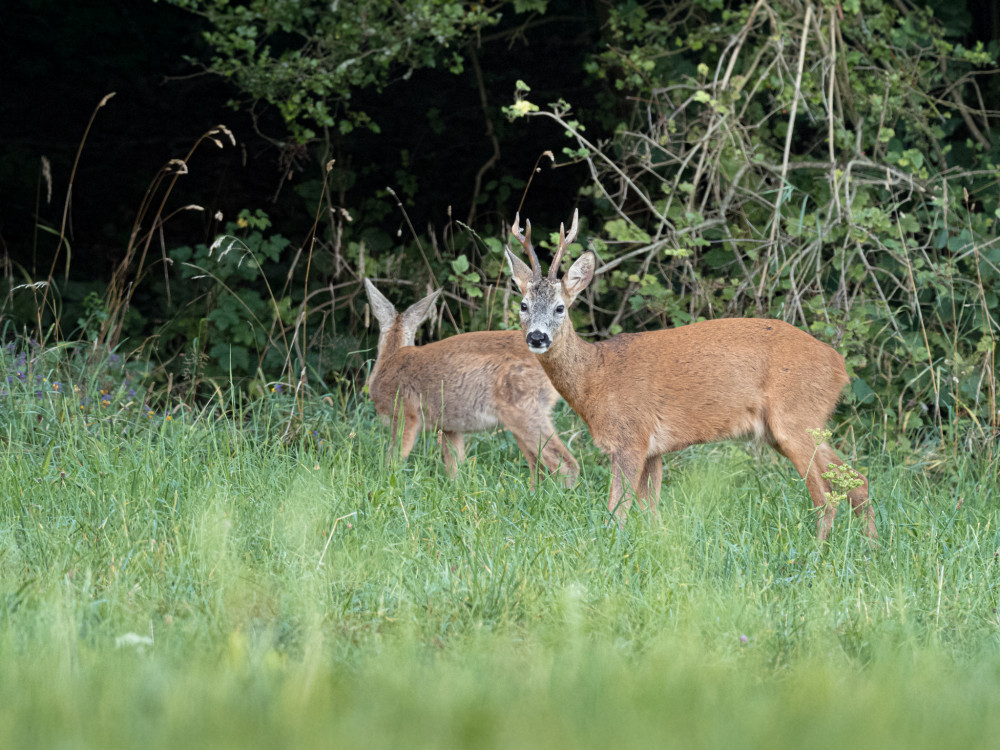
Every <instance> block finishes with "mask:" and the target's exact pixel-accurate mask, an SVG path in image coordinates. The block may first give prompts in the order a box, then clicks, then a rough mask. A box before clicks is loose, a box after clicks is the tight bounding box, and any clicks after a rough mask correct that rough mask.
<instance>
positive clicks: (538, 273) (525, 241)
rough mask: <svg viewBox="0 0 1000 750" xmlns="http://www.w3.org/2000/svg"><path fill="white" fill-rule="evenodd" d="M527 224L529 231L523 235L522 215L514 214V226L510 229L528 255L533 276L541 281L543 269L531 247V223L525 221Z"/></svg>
mask: <svg viewBox="0 0 1000 750" xmlns="http://www.w3.org/2000/svg"><path fill="white" fill-rule="evenodd" d="M525 224H526V225H527V229H526V230H525V232H524V234H521V213H520V212H518V213H516V214H514V225H513V226H512V227H511V228H510V233H511V234H513V235H514V236H515V237H517V241H518V242H520V243H521V247H523V248H524V252H526V253H527V254H528V259H529V260H530V261H531V273H532V275H533V276H534V277H535V278H536V279H540V278H542V267H541V266H540V265H539V264H538V256H536V255H535V250H534V248H532V247H531V222H530V221H528V220H527V219H525Z"/></svg>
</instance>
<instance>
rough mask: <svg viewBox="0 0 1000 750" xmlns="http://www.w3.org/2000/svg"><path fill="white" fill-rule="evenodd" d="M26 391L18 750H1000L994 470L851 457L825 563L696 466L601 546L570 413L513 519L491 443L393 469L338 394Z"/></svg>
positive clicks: (802, 534) (743, 484)
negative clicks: (857, 475)
mask: <svg viewBox="0 0 1000 750" xmlns="http://www.w3.org/2000/svg"><path fill="white" fill-rule="evenodd" d="M46 355H47V356H50V357H52V372H60V371H63V370H62V369H61V368H63V367H64V365H65V364H66V363H67V357H66V356H64V355H65V353H59V352H47V353H46ZM4 356H5V359H4V364H5V367H7V368H8V371H9V367H10V365H11V364H15V363H16V361H17V357H18V356H19V355H18V354H17V353H16V352H11V353H8V354H5V355H4ZM109 366H110V365H109V364H108V363H107V362H105V363H99V364H98V365H96V368H97V369H96V372H98V373H100V372H104V373H107V372H108V371H109ZM91 367H94V365H91ZM69 369H72V368H69ZM112 369H113V368H112ZM86 372H89V370H83V369H81V370H80V371H79V372H78V377H79V380H80V382H81V383H84V382H87V378H86V377H84V375H85V373H86ZM99 379H100V378H97V380H99ZM29 381H30V378H25V380H23V381H22V380H21V379H19V378H17V377H16V375H15V376H14V377H13V378H12V379H11V381H10V382H9V383H8V389H7V392H6V393H5V394H4V396H3V402H2V411H0V413H2V434H0V462H2V466H0V494H2V497H3V498H4V502H3V504H2V505H0V700H2V702H3V704H4V706H5V710H4V711H3V712H2V714H0V743H2V744H4V745H5V746H8V747H29V746H31V747H54V746H59V747H93V746H101V747H108V748H114V747H134V746H136V745H137V744H140V743H141V744H143V745H144V746H148V747H175V746H177V745H178V744H191V743H197V744H198V745H201V746H212V747H258V746H259V747H273V746H276V745H277V746H327V745H329V744H330V743H331V742H336V741H338V740H339V741H340V742H342V743H344V744H347V743H355V744H358V743H360V744H363V745H364V746H366V747H400V746H407V747H448V746H456V747H459V746H461V747H469V746H490V747H523V746H527V745H532V746H538V745H545V746H552V747H591V746H593V747H597V746H604V745H607V744H608V743H609V742H616V743H619V744H620V743H626V744H629V745H642V744H648V743H651V742H653V741H656V742H657V744H658V745H662V744H663V743H664V742H667V744H673V745H676V746H679V747H690V746H718V745H721V744H723V743H726V744H733V743H737V744H740V745H742V746H755V747H783V746H788V747H792V746H795V747H799V746H804V745H808V746H812V747H843V746H845V745H848V744H856V743H859V742H863V743H865V744H873V743H877V744H878V745H879V746H884V747H904V746H905V747H915V746H926V747H930V746H940V745H943V744H952V743H959V742H960V743H961V744H962V746H964V747H980V746H981V747H986V746H988V743H990V742H992V738H993V737H995V736H996V732H997V730H998V729H1000V726H998V724H1000V719H997V717H998V716H1000V711H997V708H998V706H997V703H998V702H1000V701H998V699H997V695H998V693H997V691H996V684H997V679H998V678H1000V650H998V646H1000V643H998V635H1000V617H998V614H997V607H998V601H997V599H998V595H1000V591H998V587H997V580H998V578H997V571H998V565H1000V560H998V555H1000V533H998V531H997V524H998V518H997V512H998V511H997V506H996V503H995V499H994V498H995V497H996V495H997V491H998V489H1000V488H998V487H997V484H998V480H997V472H996V467H995V466H990V465H988V464H987V463H986V461H984V460H983V459H982V458H978V457H976V456H973V455H958V456H956V457H954V458H953V459H952V460H951V461H949V462H947V463H944V464H936V465H934V466H932V467H928V466H927V465H926V464H922V463H920V462H918V461H913V460H905V459H904V457H903V456H901V455H899V454H897V453H891V452H885V451H882V450H881V449H880V447H879V444H878V443H877V442H876V441H872V442H871V444H870V445H865V446H861V449H860V452H859V457H858V460H857V461H856V462H855V465H856V466H859V467H862V468H864V470H865V472H866V474H867V475H868V477H869V480H870V483H871V491H872V497H873V499H874V503H875V508H876V513H877V516H876V520H877V523H878V528H879V532H880V539H879V540H878V542H877V543H874V544H873V543H870V542H869V541H868V540H867V539H866V538H865V537H864V536H863V535H862V534H861V530H860V528H858V526H857V525H856V524H855V522H854V520H853V516H851V515H850V514H849V513H841V514H840V516H839V517H838V521H837V524H836V526H835V527H834V531H833V534H832V535H831V537H830V540H829V541H828V542H827V543H825V544H820V543H818V542H817V540H816V537H815V517H814V515H813V511H812V510H811V509H810V508H811V504H810V502H809V499H808V493H807V491H806V489H805V487H804V486H803V484H802V482H801V480H800V479H799V478H798V476H797V475H796V474H795V473H794V471H793V470H792V468H791V466H790V465H787V462H783V461H781V460H779V459H777V458H776V457H772V455H771V454H769V453H763V454H760V455H756V454H755V453H754V452H748V451H747V450H745V449H744V447H743V446H740V445H728V446H715V447H712V448H702V449H698V450H689V451H685V452H684V453H682V454H679V455H676V456H671V457H668V459H667V472H666V478H665V483H664V492H663V498H662V501H661V515H660V517H659V518H653V517H650V516H648V515H645V514H643V513H641V512H634V513H633V514H632V515H631V516H630V517H629V520H628V523H627V524H626V526H625V528H624V529H622V530H619V529H617V527H616V526H615V525H613V524H612V525H608V524H607V523H606V521H607V514H606V510H605V509H604V500H605V498H606V494H607V487H608V481H609V474H608V469H607V465H606V463H605V461H604V459H603V458H602V457H601V456H600V454H599V453H598V452H597V451H596V450H595V449H594V448H593V446H592V445H591V444H590V442H589V437H588V436H587V434H586V432H585V430H583V431H582V432H581V428H582V425H581V424H580V423H579V422H578V420H577V418H576V417H575V416H574V415H572V413H570V412H569V411H568V410H565V409H563V411H562V412H561V413H560V416H559V421H560V427H561V430H562V431H563V434H564V436H566V437H567V438H569V437H570V436H572V437H571V439H570V446H571V449H572V450H573V451H574V452H575V454H576V455H577V457H578V459H579V460H580V463H581V467H582V477H581V481H580V483H579V484H578V485H577V486H576V487H575V488H573V489H569V490H567V489H564V488H562V487H561V486H560V485H559V483H558V482H555V481H551V480H544V481H542V482H540V483H539V486H538V488H537V490H536V491H534V492H532V491H530V490H529V489H528V479H529V477H528V476H527V467H526V465H525V464H524V463H523V461H522V460H521V457H520V454H519V453H518V451H517V448H516V445H515V444H514V442H513V439H512V438H511V437H510V436H509V435H507V434H506V433H495V434H490V435H480V436H478V437H474V438H471V439H470V441H469V459H468V460H467V461H466V462H465V463H464V464H463V465H462V466H461V468H460V471H459V475H458V477H457V479H456V480H455V481H454V482H452V481H450V480H449V479H448V478H447V476H446V474H445V471H444V467H443V464H442V463H441V461H440V458H439V450H438V446H437V445H436V443H435V441H434V438H433V436H431V435H424V436H423V437H421V439H420V442H419V443H418V446H417V448H416V450H415V451H414V452H413V454H412V455H411V457H410V460H409V461H408V462H407V463H406V464H404V465H402V466H398V467H396V468H394V469H392V470H388V469H386V468H385V465H384V456H385V452H386V448H387V440H388V438H387V431H386V430H385V429H384V428H382V426H381V424H380V423H379V421H378V420H377V418H376V416H375V414H374V410H373V408H372V407H371V405H370V404H369V403H368V402H367V401H364V400H359V399H357V398H356V396H355V394H353V393H342V392H334V393H330V394H327V397H326V398H324V397H323V394H313V395H312V396H311V398H310V399H309V403H310V404H311V405H312V406H311V411H310V412H308V413H307V414H306V417H307V419H308V420H310V421H309V429H305V428H303V429H298V430H296V431H291V432H290V431H289V429H288V428H289V416H288V415H289V414H290V413H293V412H295V411H296V400H295V398H294V397H293V396H291V395H289V394H287V393H280V392H277V391H274V392H269V393H268V395H267V396H266V397H264V398H261V399H258V400H256V401H252V402H251V401H243V400H241V397H240V396H239V395H238V393H239V392H238V390H235V389H234V390H232V391H230V392H228V393H224V394H223V395H222V396H220V397H219V398H218V399H217V400H214V401H212V402H211V403H208V404H206V405H204V406H203V407H202V408H201V409H199V410H197V411H194V410H186V409H182V410H179V411H178V412H176V413H175V414H174V415H172V419H170V420H167V419H166V418H165V416H164V414H163V412H162V411H161V412H159V413H158V414H154V416H153V417H150V416H149V411H152V410H147V411H143V410H142V409H145V405H143V406H142V409H139V408H136V409H132V410H130V409H128V408H117V409H116V410H115V411H114V413H113V414H112V413H110V410H111V407H110V406H107V407H101V406H100V405H99V404H98V405H94V403H93V402H91V404H90V405H89V408H84V409H80V408H77V407H78V406H79V404H78V403H77V400H76V399H79V395H75V396H74V395H73V394H74V392H73V391H72V389H71V387H67V388H66V389H64V390H59V391H51V392H43V393H42V395H41V396H39V395H38V393H37V389H36V388H35V385H34V383H33V382H29ZM60 382H61V383H65V382H67V381H65V380H62V381H60ZM91 382H96V381H94V380H93V379H92V380H91ZM99 390H100V389H99ZM54 393H55V394H59V395H53V394H54ZM139 401H141V402H142V403H143V404H145V401H143V400H142V399H141V398H140V399H139ZM137 403H138V402H137ZM69 406H72V407H73V408H68V407H69ZM334 738H335V739H334Z"/></svg>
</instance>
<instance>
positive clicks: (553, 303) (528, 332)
mask: <svg viewBox="0 0 1000 750" xmlns="http://www.w3.org/2000/svg"><path fill="white" fill-rule="evenodd" d="M520 219H521V217H520V215H517V216H515V217H514V226H512V227H511V233H512V234H513V235H514V236H515V237H517V241H518V242H520V243H521V247H523V248H524V251H525V252H526V253H527V255H528V259H529V260H530V261H531V268H528V266H527V265H526V264H525V263H524V261H523V260H521V259H520V258H518V257H517V256H516V255H514V253H513V252H511V249H510V246H509V245H508V246H507V248H506V255H507V264H508V265H509V266H510V272H511V275H512V276H513V277H514V283H516V284H517V288H518V289H520V290H521V295H522V299H521V330H522V331H524V339H525V341H526V342H527V344H528V348H529V349H530V350H531V351H532V352H534V353H535V354H544V353H545V352H547V351H548V350H549V348H550V347H551V346H552V344H553V343H554V342H555V341H556V340H557V339H558V338H559V337H560V336H562V335H563V333H564V332H565V331H566V330H567V328H572V324H571V323H568V321H569V316H568V310H569V307H570V305H572V304H573V300H575V299H576V297H577V295H578V294H580V292H582V291H583V290H584V289H586V288H587V284H589V283H590V280H591V279H592V278H594V269H595V266H596V263H597V259H596V258H595V256H594V254H593V253H592V252H590V251H589V250H588V251H587V252H585V253H584V254H583V255H581V256H580V257H579V258H577V260H576V262H575V263H573V265H572V266H570V269H569V270H568V271H567V272H566V275H565V276H563V277H562V279H560V278H559V262H560V261H561V260H562V256H563V253H564V252H565V251H566V247H567V246H568V245H569V244H570V243H571V242H572V241H573V240H574V239H575V238H576V233H577V229H578V228H579V211H574V212H573V224H572V226H571V227H570V229H569V233H568V234H567V233H566V228H565V226H564V225H562V224H560V225H559V246H558V247H557V248H556V254H555V256H554V257H553V258H552V264H551V265H550V266H549V274H548V276H544V277H543V276H542V269H541V266H540V265H539V263H538V257H537V256H536V255H535V251H534V248H532V246H531V222H530V221H528V222H526V227H527V228H526V229H525V232H524V234H521V227H520Z"/></svg>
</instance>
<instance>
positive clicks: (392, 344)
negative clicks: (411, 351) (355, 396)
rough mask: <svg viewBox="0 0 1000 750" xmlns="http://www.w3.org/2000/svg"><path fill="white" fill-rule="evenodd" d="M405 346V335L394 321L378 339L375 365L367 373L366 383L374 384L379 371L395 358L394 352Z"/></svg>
mask: <svg viewBox="0 0 1000 750" xmlns="http://www.w3.org/2000/svg"><path fill="white" fill-rule="evenodd" d="M404 346H407V342H406V334H405V332H404V331H403V326H402V323H401V322H400V321H399V320H396V321H395V322H394V323H393V324H392V325H391V326H390V327H389V330H387V331H383V332H382V333H381V334H379V337H378V354H377V355H376V357H375V364H374V365H372V369H371V372H369V373H368V382H369V384H370V383H374V382H375V378H376V377H378V374H379V370H381V369H382V367H383V366H384V365H385V363H386V362H388V361H389V360H390V359H392V358H393V357H394V356H396V352H398V351H399V350H400V349H402V348H403V347H404Z"/></svg>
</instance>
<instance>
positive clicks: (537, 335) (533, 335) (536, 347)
mask: <svg viewBox="0 0 1000 750" xmlns="http://www.w3.org/2000/svg"><path fill="white" fill-rule="evenodd" d="M524 338H525V341H527V342H528V348H529V349H531V350H532V351H534V352H538V353H541V352H544V351H545V350H546V349H548V348H549V345H550V344H552V339H550V338H549V334H547V333H544V332H542V331H528V335H527V336H525V337H524Z"/></svg>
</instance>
